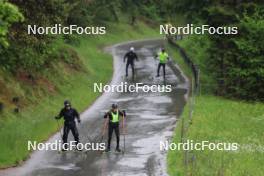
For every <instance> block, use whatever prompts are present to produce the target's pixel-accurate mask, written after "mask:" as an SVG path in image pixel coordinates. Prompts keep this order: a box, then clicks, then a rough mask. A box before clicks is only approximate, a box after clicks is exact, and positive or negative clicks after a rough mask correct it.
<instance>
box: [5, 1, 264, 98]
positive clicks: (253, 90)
mask: <svg viewBox="0 0 264 176" xmlns="http://www.w3.org/2000/svg"><path fill="white" fill-rule="evenodd" d="M0 2H1V3H0V21H1V27H0V63H1V67H2V68H5V69H6V70H9V71H12V72H13V73H16V72H17V71H18V70H21V69H22V70H27V71H28V72H34V71H36V70H40V69H42V68H44V65H45V66H46V65H48V64H50V63H51V62H54V61H55V60H56V59H57V55H58V54H57V52H58V51H59V50H58V48H57V45H56V41H57V39H58V36H50V35H28V34H27V30H26V29H27V25H28V24H32V25H34V24H35V25H39V26H52V25H54V24H62V25H69V24H76V25H80V26H89V25H100V24H105V25H107V24H108V22H120V21H121V20H123V17H124V16H125V17H126V20H127V23H129V24H131V25H135V24H136V23H137V20H138V18H141V19H151V20H152V21H153V20H154V21H160V22H166V21H168V20H173V17H175V14H178V13H182V14H184V15H185V16H186V18H187V21H188V22H192V23H197V24H198V23H200V24H209V25H212V26H238V27H239V34H238V35H236V36H218V35H210V36H204V38H203V37H197V38H196V39H197V41H198V40H207V42H197V41H196V42H197V43H196V44H195V45H193V46H196V47H197V49H199V48H205V47H204V46H201V45H202V44H203V43H207V44H208V46H207V47H206V48H207V49H206V50H205V52H207V53H208V54H205V56H206V58H203V59H202V60H203V62H204V64H205V65H206V64H207V63H208V66H206V67H205V68H206V69H207V70H206V71H207V72H211V73H212V74H211V77H212V78H213V79H215V80H216V82H217V84H218V86H216V87H217V88H216V90H215V92H217V94H219V95H224V96H232V97H237V98H243V99H250V100H263V99H264V92H263V89H262V86H263V77H264V76H263V75H264V74H263V67H264V66H263V65H264V64H263V45H262V44H261V42H262V40H263V35H264V34H263V28H264V22H263V18H264V12H263V11H264V10H263V2H261V0H254V1H239V0H232V1H229V0H216V1H215V0H214V1H213V0H207V1H200V0H175V1H172V0H164V1H162V3H161V2H160V1H158V0H148V1H140V0H113V1H107V0H67V1H66V0H45V1H39V0H38V1H36V0H9V1H8V2H7V1H5V0H1V1H0ZM62 37H63V38H64V39H67V41H70V40H72V38H74V37H72V36H62ZM199 44H201V45H200V47H199Z"/></svg>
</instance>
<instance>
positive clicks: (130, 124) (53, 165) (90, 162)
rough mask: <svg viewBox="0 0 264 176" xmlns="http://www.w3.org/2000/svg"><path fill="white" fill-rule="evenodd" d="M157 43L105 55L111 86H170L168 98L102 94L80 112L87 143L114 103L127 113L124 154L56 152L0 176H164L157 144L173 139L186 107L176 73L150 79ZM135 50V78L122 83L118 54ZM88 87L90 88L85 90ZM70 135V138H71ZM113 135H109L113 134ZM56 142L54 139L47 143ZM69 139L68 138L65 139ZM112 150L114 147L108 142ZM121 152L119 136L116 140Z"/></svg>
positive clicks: (171, 71) (147, 42) (126, 45)
mask: <svg viewBox="0 0 264 176" xmlns="http://www.w3.org/2000/svg"><path fill="white" fill-rule="evenodd" d="M162 43H163V41H162V40H145V41H137V42H131V43H124V44H119V45H115V46H113V47H109V48H107V49H106V50H107V51H108V52H111V53H112V55H113V57H114V67H115V72H114V76H113V80H112V82H111V84H119V83H120V82H125V81H126V82H128V83H129V84H133V83H135V82H141V83H144V84H149V85H153V84H160V85H163V84H166V85H168V84H171V85H172V86H173V90H172V92H169V93H144V92H142V91H141V92H139V93H104V94H103V96H101V97H100V98H99V99H98V100H97V101H96V102H95V103H94V104H93V105H92V106H91V107H90V108H89V109H88V110H86V111H85V112H83V113H82V117H81V118H82V119H83V121H82V124H81V125H79V126H78V128H79V133H80V138H81V142H82V143H85V142H89V140H88V138H87V136H89V137H90V138H92V139H95V138H96V137H97V136H98V135H99V134H100V133H101V127H102V124H103V117H102V116H103V114H104V112H106V111H107V110H108V109H109V108H110V105H111V104H112V103H113V102H116V103H118V105H119V107H120V109H125V110H126V112H127V120H126V121H127V132H128V134H127V135H126V139H125V140H126V148H125V154H115V153H113V152H112V153H111V154H100V153H99V152H95V151H92V152H88V153H86V154H85V153H82V152H67V153H64V154H58V152H56V151H48V152H44V151H39V152H35V153H34V154H33V155H32V156H31V159H29V160H28V161H27V162H25V163H24V164H23V166H21V167H17V168H13V169H7V170H4V171H1V172H0V176H4V175H5V176H9V175H10V176H97V175H98V176H108V175H109V176H110V175H113V176H119V175H120V176H121V175H126V176H130V175H131V176H132V175H133V176H137V175H138V176H144V175H161V176H164V175H166V152H164V151H160V148H159V147H160V141H166V140H167V139H169V138H170V137H171V135H172V132H173V128H174V127H175V125H176V122H177V118H178V117H179V115H180V114H181V112H182V109H183V107H184V105H185V99H186V94H187V87H188V86H187V85H188V84H187V82H186V80H185V79H184V76H183V75H182V74H181V72H180V71H179V70H178V69H177V68H176V67H172V68H173V69H172V68H169V67H167V77H166V82H164V81H163V79H162V78H155V75H156V68H157V62H156V61H155V60H154V59H153V56H154V55H155V52H156V51H158V48H159V47H160V46H162ZM130 46H134V47H135V51H136V53H137V54H138V55H139V62H136V63H135V67H136V78H135V80H134V81H133V80H132V79H131V77H128V78H125V77H124V75H125V64H124V63H123V60H122V59H123V55H124V53H125V52H126V51H127V50H128V49H129V48H130ZM89 86H93V85H89ZM70 136H71V134H70ZM113 136H114V135H113ZM59 138H60V134H59V133H58V134H56V135H54V136H53V137H52V138H51V139H49V141H48V142H52V141H54V140H57V139H59ZM69 139H72V137H70V138H69ZM112 140H113V142H112V150H113V149H114V148H115V137H113V139H112ZM120 144H121V148H122V149H123V136H121V141H120Z"/></svg>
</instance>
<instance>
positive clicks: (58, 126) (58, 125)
mask: <svg viewBox="0 0 264 176" xmlns="http://www.w3.org/2000/svg"><path fill="white" fill-rule="evenodd" d="M56 121H57V126H58V129H59V130H60V136H61V139H62V133H61V127H60V124H59V120H56Z"/></svg>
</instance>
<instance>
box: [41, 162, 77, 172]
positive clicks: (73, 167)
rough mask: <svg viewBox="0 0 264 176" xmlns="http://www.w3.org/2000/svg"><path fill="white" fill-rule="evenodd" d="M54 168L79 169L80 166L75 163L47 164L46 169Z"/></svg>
mask: <svg viewBox="0 0 264 176" xmlns="http://www.w3.org/2000/svg"><path fill="white" fill-rule="evenodd" d="M48 168H54V169H61V170H65V171H67V170H79V169H81V168H80V167H77V166H76V165H75V164H71V163H70V164H63V165H46V166H45V169H48Z"/></svg>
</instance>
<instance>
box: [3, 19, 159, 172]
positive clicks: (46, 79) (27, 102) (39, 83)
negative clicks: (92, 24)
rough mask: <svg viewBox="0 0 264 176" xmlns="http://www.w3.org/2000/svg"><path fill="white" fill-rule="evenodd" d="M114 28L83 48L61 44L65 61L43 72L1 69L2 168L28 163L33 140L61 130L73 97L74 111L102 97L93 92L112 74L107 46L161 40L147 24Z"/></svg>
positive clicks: (85, 42)
mask: <svg viewBox="0 0 264 176" xmlns="http://www.w3.org/2000/svg"><path fill="white" fill-rule="evenodd" d="M109 26H114V27H112V28H110V27H109V28H108V30H107V34H106V35H104V36H95V37H85V36H82V37H79V44H75V45H69V44H65V43H64V42H63V41H58V46H59V47H58V48H63V49H61V55H60V57H63V59H62V60H59V61H58V62H57V63H56V64H55V63H54V65H50V66H47V68H45V69H43V71H41V73H36V75H23V73H19V74H18V76H13V75H11V74H8V73H6V72H4V71H1V77H0V84H2V83H3V84H4V86H3V88H5V91H1V92H0V93H1V95H0V97H1V101H2V102H3V104H4V105H5V109H4V112H2V114H1V119H0V120H1V121H0V124H1V128H0V140H1V144H0V151H1V154H0V167H2V168H3V167H8V166H13V165H17V164H19V163H20V162H21V161H23V160H25V159H26V158H27V157H28V156H29V154H30V151H28V150H27V141H28V140H36V141H43V140H45V139H47V138H48V137H49V136H50V135H51V134H53V133H54V132H56V131H57V130H58V125H57V124H56V122H55V121H54V119H53V117H54V116H55V115H56V114H57V113H58V111H59V109H60V108H61V107H62V103H63V100H65V99H70V100H71V101H72V104H73V105H74V107H76V108H77V109H78V110H79V111H83V110H84V109H85V108H87V107H88V106H89V105H90V104H91V103H92V102H93V101H94V100H95V99H96V98H97V97H98V96H99V94H98V93H93V83H94V82H102V83H106V82H108V81H109V80H110V79H111V75H112V58H111V56H110V55H108V54H106V53H104V52H103V51H102V48H103V47H104V46H106V45H109V44H113V43H117V42H120V41H125V40H131V39H133V40H135V39H141V38H148V37H153V36H157V33H156V31H155V30H153V29H152V28H151V27H148V26H147V25H145V24H143V23H138V24H137V25H136V26H134V27H131V26H129V25H126V24H122V23H119V24H109ZM72 58H75V59H72ZM32 77H33V78H32ZM1 87H2V86H1ZM13 97H19V102H18V104H19V106H20V112H19V113H17V114H15V113H13V112H12V110H13V108H14V107H15V105H14V102H12V101H11V100H12V98H13Z"/></svg>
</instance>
